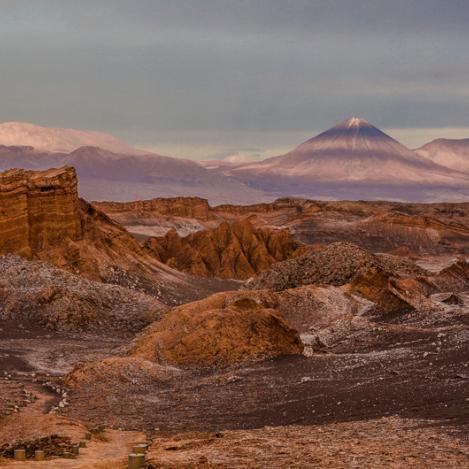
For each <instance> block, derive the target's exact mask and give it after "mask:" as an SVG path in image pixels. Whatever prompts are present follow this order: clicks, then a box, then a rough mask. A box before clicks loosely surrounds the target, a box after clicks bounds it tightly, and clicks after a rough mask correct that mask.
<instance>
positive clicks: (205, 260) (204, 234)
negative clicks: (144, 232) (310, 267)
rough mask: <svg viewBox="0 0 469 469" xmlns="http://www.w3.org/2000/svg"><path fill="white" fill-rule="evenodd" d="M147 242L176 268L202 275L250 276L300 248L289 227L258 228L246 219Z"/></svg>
mask: <svg viewBox="0 0 469 469" xmlns="http://www.w3.org/2000/svg"><path fill="white" fill-rule="evenodd" d="M145 246H146V247H147V249H148V250H149V251H150V252H151V253H152V254H153V255H155V256H156V257H157V258H158V259H159V260H161V261H162V262H164V263H166V264H167V265H169V266H171V267H174V268H175V269H178V270H182V271H184V272H189V273H191V274H194V275H198V276H203V277H221V278H237V279H247V278H249V277H251V276H252V275H254V274H256V273H258V272H262V271H263V270H265V269H267V268H269V267H270V266H271V265H272V264H274V263H276V262H278V261H282V260H285V259H288V258H290V257H292V255H293V254H294V253H295V251H297V250H298V249H299V248H300V243H298V242H297V241H296V240H295V239H294V238H293V236H292V235H291V234H290V233H289V232H288V230H273V229H270V228H267V227H260V228H255V227H254V226H253V225H252V224H251V223H250V222H249V220H247V219H244V220H240V221H236V222H234V223H233V224H230V223H228V222H223V223H221V224H220V225H219V226H218V227H217V228H215V229H213V230H206V231H198V232H196V233H191V234H190V235H188V236H186V237H184V238H181V237H180V236H179V235H178V234H177V232H176V230H171V231H169V232H168V233H167V234H166V235H165V236H163V237H158V238H156V237H154V238H149V239H148V240H147V241H146V243H145Z"/></svg>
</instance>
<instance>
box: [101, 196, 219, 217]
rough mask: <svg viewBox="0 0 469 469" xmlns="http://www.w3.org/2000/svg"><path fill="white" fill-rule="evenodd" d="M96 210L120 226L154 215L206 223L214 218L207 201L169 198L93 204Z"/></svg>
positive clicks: (191, 198)
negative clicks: (120, 224)
mask: <svg viewBox="0 0 469 469" xmlns="http://www.w3.org/2000/svg"><path fill="white" fill-rule="evenodd" d="M93 205H94V206H95V207H96V208H99V209H100V210H102V211H103V212H105V213H107V214H108V215H109V216H110V217H112V218H113V219H114V220H116V221H118V222H119V223H122V224H128V223H132V222H135V221H136V220H139V221H142V220H145V219H148V218H150V219H151V218H153V217H154V216H155V215H160V216H172V217H183V218H194V219H196V220H201V221H208V220H212V219H214V218H215V215H214V214H213V210H212V208H211V207H210V205H209V204H208V201H207V199H202V198H200V197H169V198H161V197H160V198H156V199H150V200H137V201H135V202H93Z"/></svg>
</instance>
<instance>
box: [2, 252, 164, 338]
mask: <svg viewBox="0 0 469 469" xmlns="http://www.w3.org/2000/svg"><path fill="white" fill-rule="evenodd" d="M166 310H167V307H166V306H165V305H163V304H162V303H160V302H159V301H158V300H156V299H155V298H154V297H152V296H149V295H145V294H144V293H141V292H136V291H134V290H131V289H129V288H124V287H120V286H118V285H103V284H102V283H101V282H95V281H92V280H87V279H85V278H82V277H80V276H78V275H74V274H71V273H69V272H65V271H63V270H61V269H57V268H54V267H52V266H51V265H50V264H47V263H45V262H37V261H28V260H26V259H24V258H22V257H19V256H15V255H7V256H1V257H0V319H2V320H13V321H15V322H17V323H22V322H23V321H25V322H27V323H30V324H35V325H40V326H44V327H46V328H48V329H52V330H61V331H86V332H101V333H102V332H104V333H108V332H111V333H113V334H114V333H116V331H122V332H130V331H132V332H135V331H139V330H141V329H143V327H145V326H147V325H148V324H149V323H150V322H152V321H154V320H156V319H159V318H160V317H161V315H162V314H163V312H165V311H166Z"/></svg>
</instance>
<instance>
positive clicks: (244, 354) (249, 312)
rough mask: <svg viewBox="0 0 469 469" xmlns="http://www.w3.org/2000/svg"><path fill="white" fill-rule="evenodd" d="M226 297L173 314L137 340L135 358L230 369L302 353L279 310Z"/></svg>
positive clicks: (178, 310)
mask: <svg viewBox="0 0 469 469" xmlns="http://www.w3.org/2000/svg"><path fill="white" fill-rule="evenodd" d="M223 298H224V297H223V294H220V295H216V296H214V297H210V298H208V299H206V300H201V301H199V302H195V303H190V304H188V305H183V306H180V307H179V308H176V309H174V310H172V311H171V312H170V313H169V314H168V315H166V316H165V317H164V319H162V320H161V321H157V322H156V323H155V324H153V325H152V326H151V327H150V328H149V329H148V330H146V331H144V332H143V333H142V335H141V336H139V337H137V339H136V340H135V344H134V346H133V348H132V350H131V355H132V356H134V357H138V358H143V359H146V360H151V361H157V362H159V363H161V364H173V365H182V366H188V365H197V366H203V367H212V366H217V367H226V366H229V365H233V364H236V363H242V362H245V361H252V360H259V359H265V358H270V357H275V356H279V355H292V354H296V355H299V354H301V353H302V351H303V344H302V343H301V340H300V337H299V335H298V333H297V331H295V330H294V329H293V328H292V327H291V326H290V325H289V324H288V323H287V322H286V321H285V319H284V318H283V317H282V315H281V314H279V313H278V311H276V310H274V309H269V308H265V307H262V306H261V305H259V304H258V303H257V302H255V301H253V300H251V299H246V298H245V299H241V300H239V301H234V302H232V303H231V304H226V303H224V301H223Z"/></svg>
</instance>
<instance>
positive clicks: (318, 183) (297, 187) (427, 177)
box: [228, 117, 469, 200]
mask: <svg viewBox="0 0 469 469" xmlns="http://www.w3.org/2000/svg"><path fill="white" fill-rule="evenodd" d="M228 174H231V175H233V176H235V177H237V178H239V179H241V180H243V181H244V182H246V183H247V184H249V185H251V186H253V187H257V188H261V189H264V190H271V191H276V192H278V193H281V194H289V195H306V196H315V197H333V198H354V199H356V198H363V199H370V198H397V199H407V200H409V199H410V200H419V199H420V200H422V199H425V198H426V195H425V194H424V192H425V193H428V191H430V190H431V191H433V194H434V191H435V190H437V191H446V190H447V188H453V189H454V188H460V187H466V188H467V187H469V177H468V176H467V175H464V174H462V173H458V172H457V171H454V170H452V169H449V168H446V167H444V166H441V165H438V164H436V163H434V162H432V161H430V160H428V159H426V158H423V157H422V156H420V155H418V154H417V153H415V152H414V151H412V150H410V149H409V148H407V147H405V146H404V145H402V144H401V143H399V142H398V141H397V140H395V139H393V138H392V137H390V136H389V135H387V134H385V133H384V132H382V131H381V130H379V129H378V128H376V127H375V126H373V125H371V124H370V123H369V122H367V121H365V120H364V119H359V118H357V117H353V118H351V119H348V120H346V121H344V122H342V123H340V124H338V125H336V126H335V127H332V128H331V129H329V130H327V131H325V132H323V133H321V134H319V135H317V136H316V137H313V138H311V139H310V140H308V141H306V142H304V143H302V144H301V145H299V146H298V147H296V148H294V149H293V150H292V151H290V152H289V153H287V154H285V155H281V156H277V157H273V158H268V159H266V160H263V161H261V162H257V163H251V164H244V165H238V166H236V167H235V168H232V169H230V170H228Z"/></svg>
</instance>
